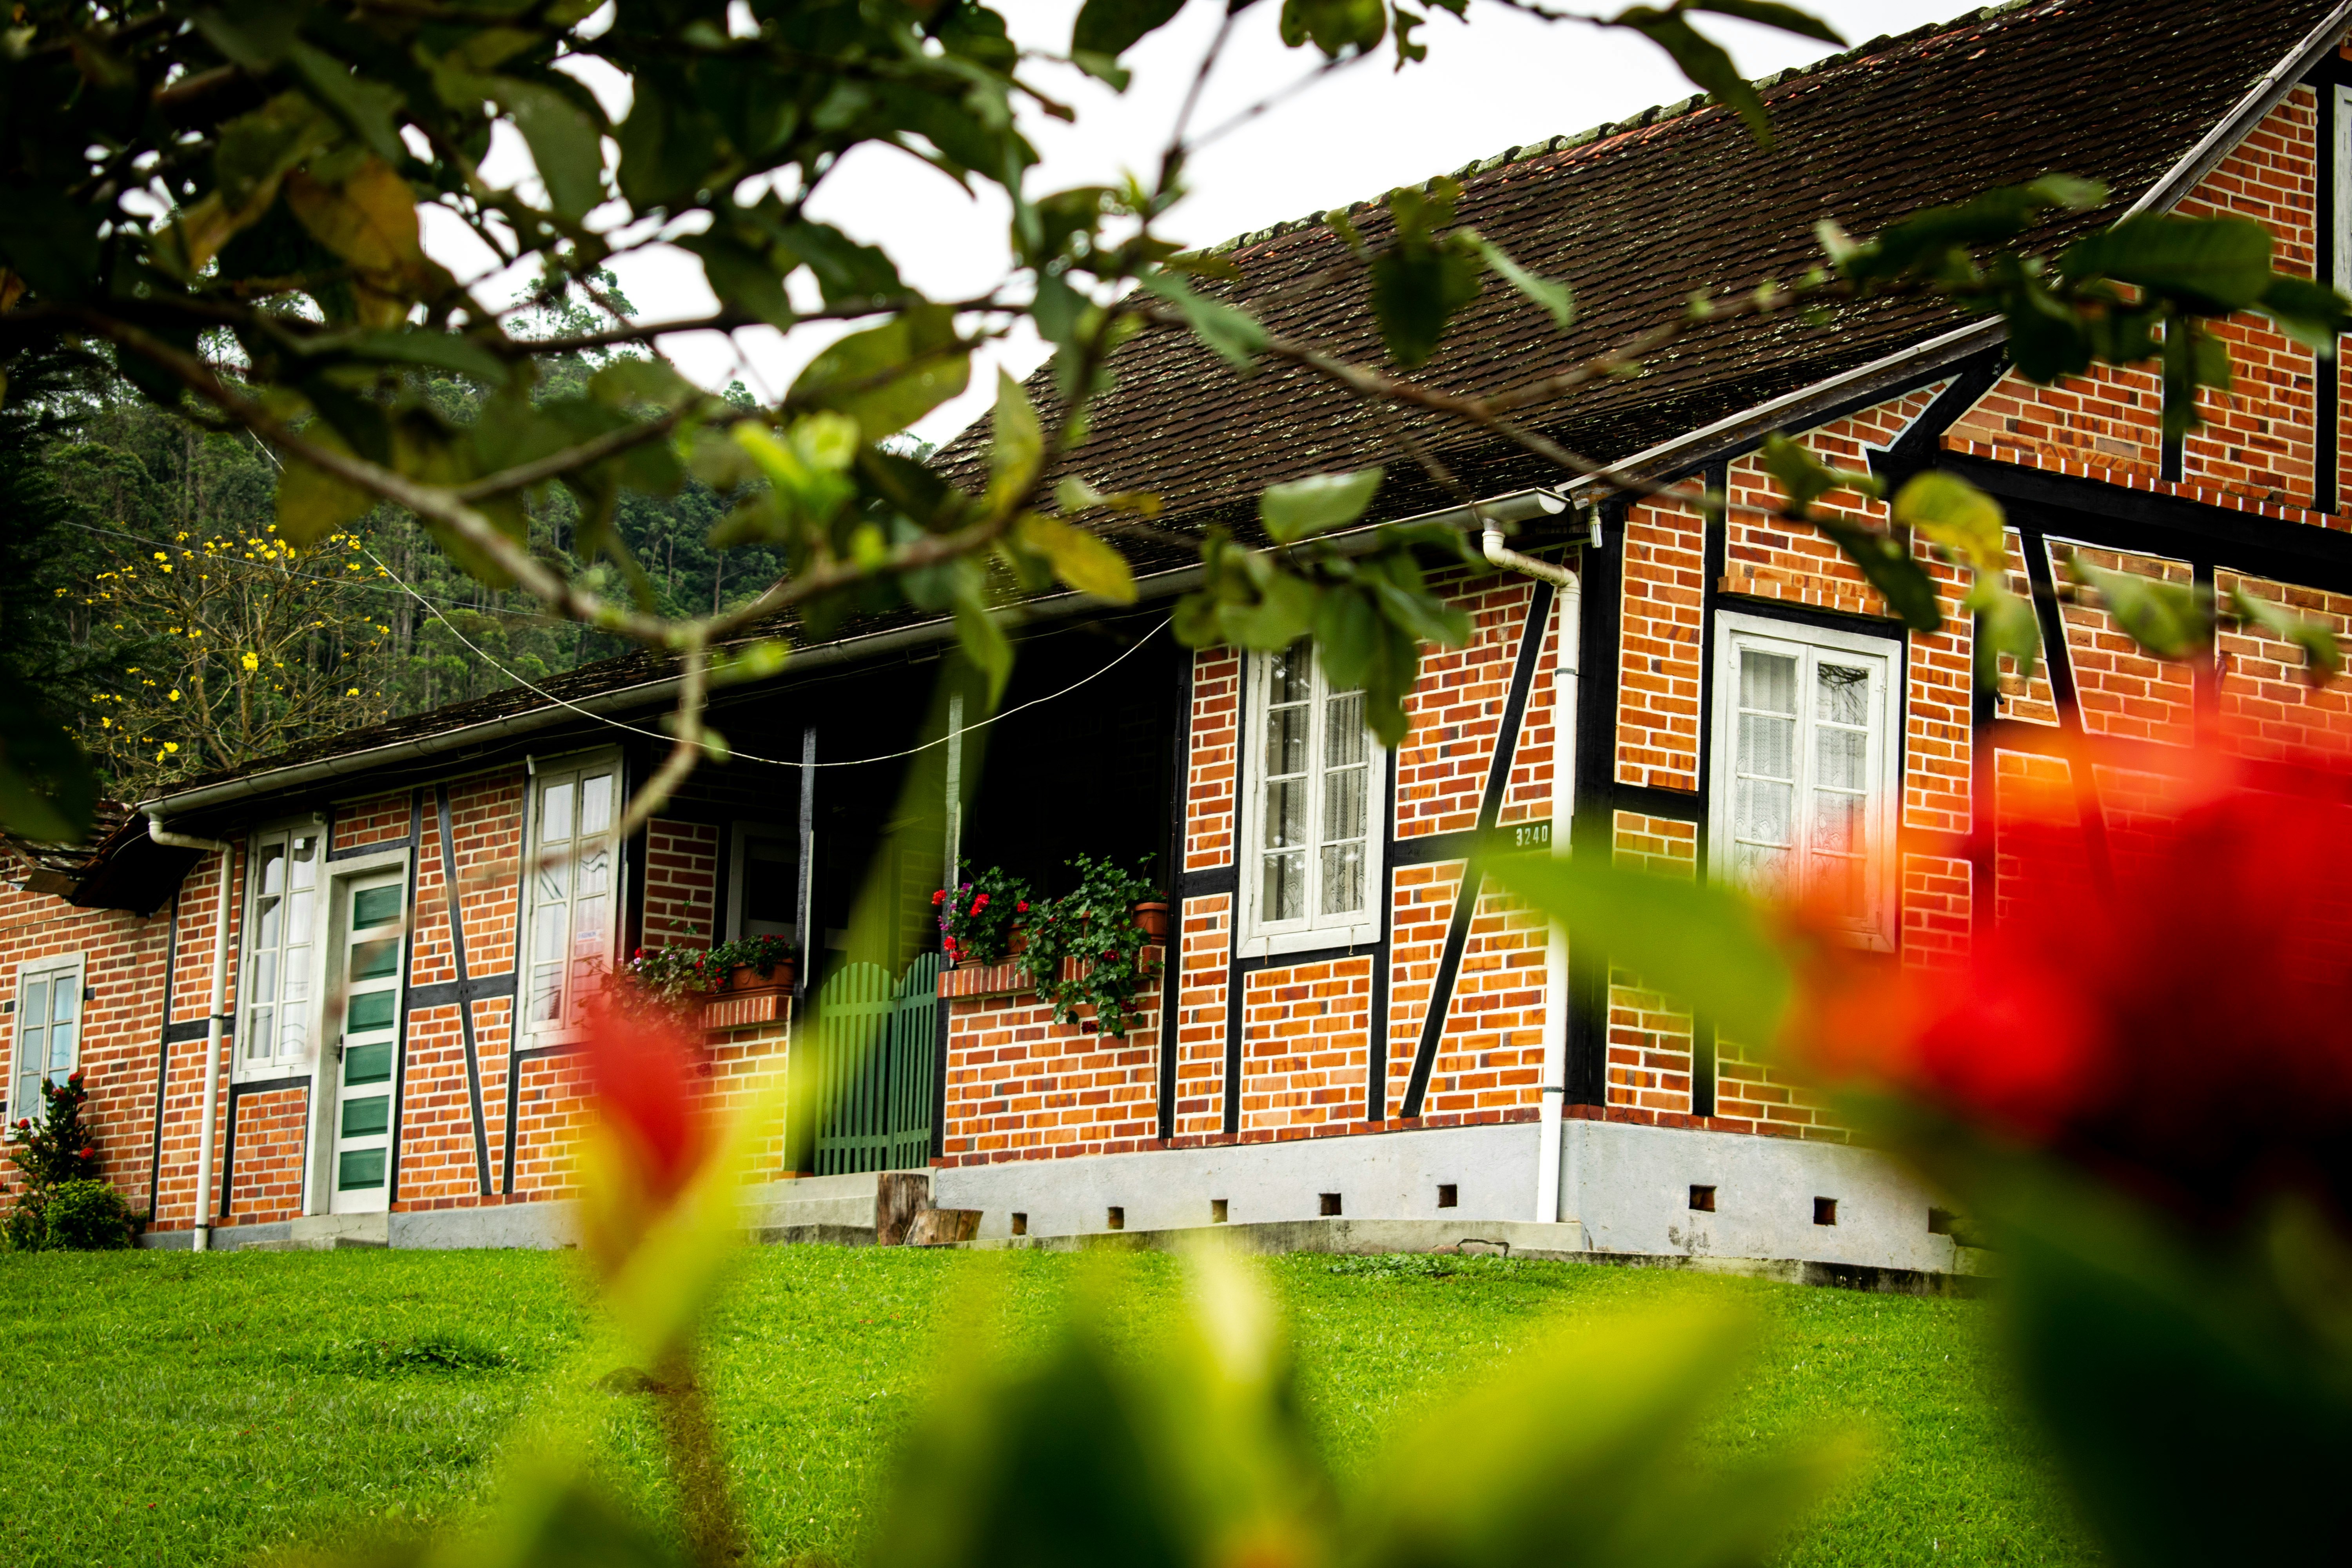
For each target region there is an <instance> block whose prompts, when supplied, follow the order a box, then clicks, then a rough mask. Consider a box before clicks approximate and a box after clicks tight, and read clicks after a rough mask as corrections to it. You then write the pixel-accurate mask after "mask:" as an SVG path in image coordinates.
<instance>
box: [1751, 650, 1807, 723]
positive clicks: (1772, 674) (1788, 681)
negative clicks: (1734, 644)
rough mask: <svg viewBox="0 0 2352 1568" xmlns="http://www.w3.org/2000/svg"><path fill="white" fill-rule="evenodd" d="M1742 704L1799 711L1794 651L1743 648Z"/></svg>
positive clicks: (1770, 710)
mask: <svg viewBox="0 0 2352 1568" xmlns="http://www.w3.org/2000/svg"><path fill="white" fill-rule="evenodd" d="M1739 705H1740V706H1741V707H1742V708H1748V709H1755V710H1760V711H1762V712H1767V713H1786V714H1788V715H1790V717H1791V718H1794V717H1795V716H1796V712H1797V660H1796V657H1795V656H1794V655H1793V654H1781V653H1758V652H1756V651H1755V650H1753V649H1752V648H1751V649H1746V650H1743V651H1742V652H1741V654H1740V656H1739Z"/></svg>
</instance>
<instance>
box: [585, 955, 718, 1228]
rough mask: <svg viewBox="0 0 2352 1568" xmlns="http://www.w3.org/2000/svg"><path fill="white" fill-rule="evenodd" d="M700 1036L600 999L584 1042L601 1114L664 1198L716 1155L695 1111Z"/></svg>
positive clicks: (675, 1023)
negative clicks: (708, 1155)
mask: <svg viewBox="0 0 2352 1568" xmlns="http://www.w3.org/2000/svg"><path fill="white" fill-rule="evenodd" d="M694 1047H695V1041H694V1038H693V1037H692V1036H691V1035H690V1034H689V1033H688V1028H687V1026H685V1025H684V1024H683V1023H682V1022H680V1021H678V1020H677V1019H676V1018H673V1017H667V1016H660V1015H656V1014H652V1013H649V1012H646V1011H642V1010H641V1011H635V1012H629V1011H624V1010H622V1009H620V1008H617V1007H614V1006H612V1005H609V1004H607V1003H604V1002H602V1001H599V1002H597V1003H595V1004H594V1005H593V1006H592V1009H591V1011H590V1014H589V1019H588V1032H587V1036H586V1037H585V1038H584V1039H583V1041H582V1042H581V1065H582V1066H583V1068H584V1069H585V1071H586V1074H587V1079H588V1092H589V1095H590V1097H591V1099H592V1100H593V1102H594V1104H595V1107H596V1110H597V1114H598V1115H600V1116H601V1117H602V1118H603V1119H604V1121H605V1122H606V1124H607V1125H609V1126H611V1127H612V1128H613V1129H614V1131H617V1132H618V1133H620V1135H621V1137H622V1139H623V1141H624V1142H625V1143H626V1144H627V1145H628V1148H629V1152H630V1154H631V1157H632V1158H633V1160H634V1161H635V1168H636V1172H637V1174H638V1176H639V1178H640V1179H641V1180H642V1182H643V1183H644V1184H645V1186H646V1188H647V1190H648V1191H650V1192H651V1193H652V1194H653V1195H654V1196H655V1198H656V1200H657V1201H662V1200H667V1199H669V1198H671V1197H674V1196H676V1195H677V1192H678V1191H679V1189H680V1188H682V1187H684V1186H685V1185H686V1184H687V1182H688V1179H689V1178H691V1177H692V1176H693V1174H694V1173H695V1171H696V1170H697V1168H698V1167H699V1166H700V1165H701V1163H702V1161H703V1158H704V1156H705V1154H706V1153H708V1152H709V1148H708V1145H709V1138H708V1136H707V1133H706V1130H705V1129H704V1127H703V1125H702V1121H701V1119H700V1118H699V1117H698V1116H697V1115H696V1114H695V1113H694V1110H693V1106H692V1103H691V1098H690V1096H691V1085H692V1084H693V1082H694V1079H695V1060H694V1055H695V1051H694Z"/></svg>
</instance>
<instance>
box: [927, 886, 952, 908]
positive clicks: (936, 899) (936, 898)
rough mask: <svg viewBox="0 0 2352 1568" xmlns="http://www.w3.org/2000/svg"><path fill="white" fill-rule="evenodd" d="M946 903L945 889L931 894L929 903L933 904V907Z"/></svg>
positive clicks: (946, 891) (946, 893) (946, 894)
mask: <svg viewBox="0 0 2352 1568" xmlns="http://www.w3.org/2000/svg"><path fill="white" fill-rule="evenodd" d="M947 901H948V890H947V889H945V888H941V889H940V890H939V891H938V892H936V893H933V894H932V895H931V902H932V903H933V904H935V905H937V904H944V903H946V902H947Z"/></svg>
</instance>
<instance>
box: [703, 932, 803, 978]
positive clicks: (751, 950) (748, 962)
mask: <svg viewBox="0 0 2352 1568" xmlns="http://www.w3.org/2000/svg"><path fill="white" fill-rule="evenodd" d="M796 952H797V949H795V948H794V947H793V942H792V940H791V939H790V938H788V937H781V936H747V937H744V938H742V939H741V940H740V941H738V942H720V943H719V945H718V946H717V947H714V948H712V949H711V950H710V952H709V954H708V955H707V956H706V958H705V961H704V962H705V963H706V965H707V973H709V979H710V984H711V987H712V988H713V989H714V990H715V989H716V988H718V987H719V986H721V985H724V984H727V976H728V975H729V974H730V973H732V972H733V971H735V970H738V969H752V970H757V971H758V972H759V973H761V974H763V975H770V976H772V975H773V974H774V973H776V971H777V970H778V969H780V968H782V966H783V965H785V964H788V963H792V962H793V959H794V957H795V955H796Z"/></svg>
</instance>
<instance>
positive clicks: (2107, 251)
mask: <svg viewBox="0 0 2352 1568" xmlns="http://www.w3.org/2000/svg"><path fill="white" fill-rule="evenodd" d="M2058 270H2059V272H2060V273H2061V274H2062V275H2063V276H2064V277H2066V278H2067V279H2071V280H2073V281H2074V282H2076V283H2082V282H2084V281H2087V280H2088V279H2094V278H2112V279H2115V280H2116V281H2117V282H2120V283H2130V284H2134V285H2136V286H2137V287H2139V288H2142V289H2152V290H2154V291H2155V292H2157V293H2158V294H2164V295H2168V296H2171V297H2173V298H2176V299H2181V300H2185V301H2186V302H2188V304H2189V306H2190V308H2191V309H2194V310H2197V311H2198V313H2200V314H2202V315H2221V314H2226V313H2227V312H2229V311H2231V310H2246V309H2248V308H2250V307H2252V306H2253V305H2255V304H2257V303H2259V302H2260V301H2261V300H2262V298H2263V291H2264V290H2265V289H2268V288H2269V287H2270V281H2271V231H2270V230H2269V229H2267V228H2264V227H2263V226H2262V225H2261V224H2258V223H2256V222H2254V221H2253V220H2252V219H2251V218H2242V217H2181V216H2177V215H2175V214H2172V213H2140V214H2137V215H2136V216H2131V217H2127V218H2126V219H2124V220H2123V221H2122V222H2121V223H2119V224H2117V225H2116V226H2114V227H2113V228H2110V229H2108V230H2106V231H2105V232H2104V233H2101V234H2095V235H2093V236H2091V237H2089V238H2087V239H2083V240H2078V241H2076V242H2075V243H2074V245H2072V246H2069V247H2067V249H2066V252H2065V254H2064V255H2063V256H2061V257H2060V258H2058Z"/></svg>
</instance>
